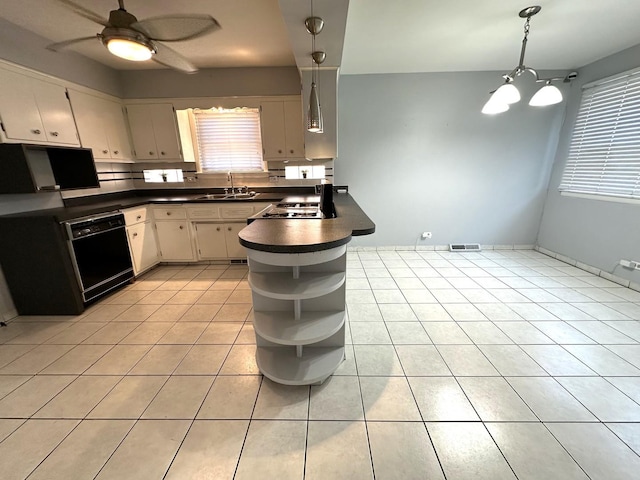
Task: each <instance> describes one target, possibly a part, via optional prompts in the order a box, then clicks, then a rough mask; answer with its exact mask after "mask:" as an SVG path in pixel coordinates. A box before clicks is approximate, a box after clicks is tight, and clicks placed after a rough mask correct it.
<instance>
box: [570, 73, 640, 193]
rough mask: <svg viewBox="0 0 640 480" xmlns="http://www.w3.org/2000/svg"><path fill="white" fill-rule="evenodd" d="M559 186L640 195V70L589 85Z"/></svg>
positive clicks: (577, 190) (585, 90) (581, 191)
mask: <svg viewBox="0 0 640 480" xmlns="http://www.w3.org/2000/svg"><path fill="white" fill-rule="evenodd" d="M559 189H560V190H563V191H569V192H578V193H590V194H596V195H610V196H616V197H626V198H640V70H634V71H632V72H627V73H625V74H623V75H619V76H617V77H614V78H611V79H607V80H605V81H601V82H599V83H596V84H592V85H589V86H585V88H584V91H583V93H582V102H581V104H580V109H579V111H578V116H577V118H576V124H575V127H574V130H573V136H572V138H571V146H570V148H569V158H568V159H567V164H566V166H565V170H564V174H563V176H562V181H561V182H560V187H559Z"/></svg>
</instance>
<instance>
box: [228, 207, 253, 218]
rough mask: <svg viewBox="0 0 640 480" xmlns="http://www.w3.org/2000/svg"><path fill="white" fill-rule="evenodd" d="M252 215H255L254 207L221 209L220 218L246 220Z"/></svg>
mask: <svg viewBox="0 0 640 480" xmlns="http://www.w3.org/2000/svg"><path fill="white" fill-rule="evenodd" d="M251 215H253V205H246V204H245V205H240V206H231V205H229V206H224V207H220V218H242V219H245V220H246V219H247V218H249V217H250V216H251Z"/></svg>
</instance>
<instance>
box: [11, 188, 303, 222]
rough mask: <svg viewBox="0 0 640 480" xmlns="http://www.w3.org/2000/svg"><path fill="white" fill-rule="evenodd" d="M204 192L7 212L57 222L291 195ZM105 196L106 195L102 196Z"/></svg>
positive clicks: (275, 199) (271, 199) (273, 199)
mask: <svg viewBox="0 0 640 480" xmlns="http://www.w3.org/2000/svg"><path fill="white" fill-rule="evenodd" d="M203 195H204V194H203V193H177V194H171V193H170V192H166V194H164V195H135V194H129V195H125V196H121V195H118V196H109V195H107V196H106V198H105V199H104V200H100V199H98V201H92V202H90V203H86V204H80V205H73V206H67V207H61V208H50V209H46V210H34V211H31V212H21V213H13V214H10V215H6V216H7V217H25V216H26V217H31V216H50V217H53V218H54V219H55V220H56V221H57V222H65V221H67V220H72V219H75V218H81V217H87V216H91V215H99V214H101V213H106V212H111V211H117V210H122V209H125V208H132V207H138V206H140V205H146V204H148V203H155V204H178V203H179V204H182V203H206V204H216V205H217V204H227V205H228V204H240V203H265V202H266V203H272V202H279V201H280V200H282V199H284V198H289V197H290V195H288V194H287V192H286V191H282V192H261V193H259V194H258V195H256V196H255V197H253V198H249V199H246V198H245V199H237V200H202V199H199V198H198V197H202V196H203ZM101 197H102V196H101ZM296 198H298V196H296Z"/></svg>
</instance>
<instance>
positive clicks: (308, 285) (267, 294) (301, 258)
mask: <svg viewBox="0 0 640 480" xmlns="http://www.w3.org/2000/svg"><path fill="white" fill-rule="evenodd" d="M334 205H335V210H336V215H337V216H336V218H327V219H266V218H265V219H257V220H255V221H253V222H252V223H251V224H249V225H248V226H247V227H246V228H244V229H243V230H241V231H240V233H239V237H240V244H241V245H243V246H244V247H246V249H247V257H248V260H249V285H250V286H251V291H252V296H253V309H254V317H253V325H254V329H255V333H256V362H257V364H258V368H259V369H260V371H261V372H262V373H263V374H264V375H265V376H266V377H268V378H270V379H271V380H273V381H275V382H278V383H282V384H286V385H309V384H317V383H322V382H323V381H324V380H325V379H326V378H327V377H329V376H330V375H331V374H332V373H333V372H334V371H335V370H336V369H337V368H338V366H339V365H340V364H341V363H342V361H343V360H344V358H345V350H344V345H345V319H346V313H345V280H346V252H347V244H348V243H349V242H350V241H351V237H352V236H354V235H356V236H357V235H369V234H371V233H373V232H374V231H375V225H374V223H373V222H372V221H371V220H370V219H369V217H367V215H366V214H365V213H364V212H363V211H362V210H361V209H360V207H359V206H358V204H357V203H356V202H355V201H354V200H353V198H352V197H351V196H349V194H347V193H339V194H336V195H335V196H334Z"/></svg>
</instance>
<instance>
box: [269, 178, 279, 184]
mask: <svg viewBox="0 0 640 480" xmlns="http://www.w3.org/2000/svg"><path fill="white" fill-rule="evenodd" d="M269 181H270V182H271V183H278V177H269Z"/></svg>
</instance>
